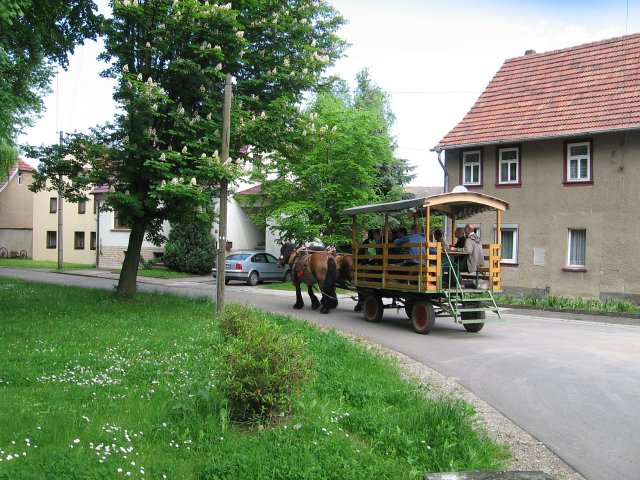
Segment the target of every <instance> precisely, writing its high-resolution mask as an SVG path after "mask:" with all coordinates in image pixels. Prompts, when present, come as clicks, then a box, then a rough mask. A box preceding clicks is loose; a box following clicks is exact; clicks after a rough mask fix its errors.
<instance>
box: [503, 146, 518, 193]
mask: <svg viewBox="0 0 640 480" xmlns="http://www.w3.org/2000/svg"><path fill="white" fill-rule="evenodd" d="M506 152H515V153H516V158H515V159H512V158H509V159H506V160H505V159H504V158H503V154H504V153H506ZM503 165H507V166H508V173H509V177H511V173H512V169H513V170H515V177H516V178H515V179H513V180H511V179H510V178H509V179H507V180H503V179H502V166H503ZM518 183H520V149H519V148H518V147H509V148H500V149H499V150H498V185H514V184H518Z"/></svg>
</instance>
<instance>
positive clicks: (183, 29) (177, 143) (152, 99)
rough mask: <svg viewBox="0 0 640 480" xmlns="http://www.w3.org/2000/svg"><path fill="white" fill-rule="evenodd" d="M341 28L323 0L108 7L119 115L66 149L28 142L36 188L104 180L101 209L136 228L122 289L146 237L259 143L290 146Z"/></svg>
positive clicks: (205, 193)
mask: <svg viewBox="0 0 640 480" xmlns="http://www.w3.org/2000/svg"><path fill="white" fill-rule="evenodd" d="M342 23H343V20H342V18H341V17H340V16H339V15H338V14H337V12H335V10H333V9H332V8H331V7H330V6H329V5H328V4H326V3H324V2H291V1H289V0H274V1H270V2H240V3H236V4H232V3H227V4H218V3H216V2H211V3H209V2H202V1H196V0H175V1H174V0H153V1H151V0H140V1H137V0H136V1H128V0H127V1H116V2H113V15H112V16H111V17H110V18H109V19H108V20H106V21H105V28H104V32H105V52H104V53H103V54H102V55H101V58H102V59H104V60H107V61H109V62H110V66H109V68H108V69H107V70H106V71H105V72H104V75H105V76H108V77H111V78H114V79H116V80H117V82H118V85H117V87H116V91H115V94H114V98H115V100H116V101H117V102H118V103H119V104H120V106H121V113H119V114H118V115H117V116H116V118H115V119H114V122H113V124H108V125H105V126H102V127H99V128H96V129H95V130H94V131H93V132H92V133H91V134H90V135H85V134H77V135H71V136H69V137H68V138H67V139H65V141H64V144H63V145H62V146H60V147H58V146H50V147H45V148H32V149H31V150H30V152H29V153H30V156H31V157H32V158H37V159H39V160H40V162H41V163H40V174H39V175H36V178H35V182H34V184H33V189H34V190H41V189H43V188H46V185H47V184H46V181H47V179H48V180H49V181H50V182H51V188H53V189H56V190H60V191H61V192H62V193H63V195H65V198H78V197H82V195H84V194H83V193H82V192H83V189H87V188H88V187H89V186H91V185H103V186H106V187H109V191H108V193H107V194H106V196H105V203H104V207H105V209H112V210H115V211H117V212H119V214H121V215H123V216H124V215H126V216H127V217H128V218H127V220H128V221H129V224H130V226H131V235H130V237H129V238H130V243H129V246H128V248H127V253H126V258H125V262H124V264H123V270H122V276H121V279H120V284H119V286H118V291H119V292H120V291H121V286H122V284H126V285H129V284H131V283H132V279H135V273H136V269H137V265H138V260H137V256H138V254H139V251H140V245H141V244H142V241H143V238H144V234H145V233H146V235H147V238H148V239H150V240H151V241H153V242H154V243H156V244H157V243H159V242H161V241H162V240H163V239H162V236H161V231H162V230H161V227H162V223H163V221H165V220H168V221H170V222H175V221H177V220H180V219H182V218H185V217H189V216H193V215H196V214H197V212H198V211H199V209H201V208H203V207H206V206H207V205H210V204H211V198H212V196H216V195H217V194H218V187H219V184H220V183H221V182H224V181H233V180H234V179H236V178H237V177H238V176H239V175H240V174H241V173H243V171H244V170H243V169H244V164H245V162H246V161H252V160H253V158H254V157H253V154H252V152H253V151H254V150H257V151H260V152H272V151H277V150H278V149H279V148H281V147H282V145H281V144H282V143H283V142H287V140H286V138H287V136H289V135H290V134H289V133H288V131H287V129H288V128H289V127H290V125H292V124H293V122H294V120H295V117H296V116H297V115H298V109H297V107H296V105H297V104H298V102H299V101H300V100H301V99H302V96H303V92H308V91H312V90H314V88H315V87H316V86H317V84H318V83H319V81H320V80H319V78H320V75H321V74H322V72H323V71H324V70H326V69H327V68H328V67H329V66H330V65H331V64H332V63H333V62H334V61H335V59H336V58H338V57H339V56H340V54H341V52H342V48H343V45H344V42H342V41H341V40H340V39H338V37H337V36H336V34H335V33H336V31H337V30H338V29H339V27H340V25H341V24H342ZM227 77H229V78H233V79H234V81H235V83H236V87H235V100H234V102H233V107H232V119H231V128H232V131H231V132H230V138H231V145H230V156H231V159H227V158H221V157H220V155H219V153H218V149H219V148H220V147H221V145H222V120H223V119H222V117H223V113H222V112H223V103H224V102H223V99H224V90H225V83H226V78H227ZM248 146H250V148H248ZM87 166H90V168H87ZM58 175H64V176H65V177H64V178H63V180H62V182H63V183H64V185H60V182H59V180H58ZM130 256H133V257H131V258H132V259H133V260H130ZM133 285H134V286H135V281H133ZM123 293H125V294H127V295H131V294H132V293H133V292H131V291H128V292H123Z"/></svg>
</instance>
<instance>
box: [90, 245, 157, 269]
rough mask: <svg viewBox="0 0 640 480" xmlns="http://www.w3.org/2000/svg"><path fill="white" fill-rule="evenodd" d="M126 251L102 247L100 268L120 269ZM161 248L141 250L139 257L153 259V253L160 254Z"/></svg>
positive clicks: (124, 249) (119, 248) (118, 248)
mask: <svg viewBox="0 0 640 480" xmlns="http://www.w3.org/2000/svg"><path fill="white" fill-rule="evenodd" d="M126 251H127V249H126V248H122V247H102V248H101V249H100V265H99V267H100V268H120V267H122V262H124V254H125V252H126ZM162 252H164V249H162V248H142V251H141V252H140V255H141V256H142V258H144V259H145V260H151V259H152V258H154V253H162Z"/></svg>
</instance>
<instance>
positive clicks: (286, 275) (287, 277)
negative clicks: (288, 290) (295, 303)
mask: <svg viewBox="0 0 640 480" xmlns="http://www.w3.org/2000/svg"><path fill="white" fill-rule="evenodd" d="M284 281H285V282H290V281H291V270H287V271H286V272H284Z"/></svg>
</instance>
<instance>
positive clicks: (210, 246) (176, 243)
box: [162, 216, 216, 275]
mask: <svg viewBox="0 0 640 480" xmlns="http://www.w3.org/2000/svg"><path fill="white" fill-rule="evenodd" d="M206 218H207V220H202V219H198V218H190V219H185V220H182V221H180V222H175V223H173V224H172V225H171V232H169V238H168V239H167V244H166V246H165V249H164V256H163V257H162V260H163V262H164V264H165V266H166V267H167V268H168V269H169V270H174V271H176V272H186V273H193V274H198V275H202V274H205V273H209V272H211V263H212V262H213V260H214V259H215V257H216V243H215V239H214V238H213V236H212V235H211V222H210V220H209V219H210V217H209V216H206Z"/></svg>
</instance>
